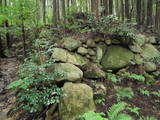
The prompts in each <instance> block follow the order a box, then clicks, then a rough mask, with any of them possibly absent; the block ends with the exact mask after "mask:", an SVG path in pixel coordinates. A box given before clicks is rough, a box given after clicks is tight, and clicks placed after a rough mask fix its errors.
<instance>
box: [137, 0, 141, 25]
mask: <svg viewBox="0 0 160 120" xmlns="http://www.w3.org/2000/svg"><path fill="white" fill-rule="evenodd" d="M141 2H142V1H141V0H137V17H136V21H137V24H138V25H141V15H142V14H141V12H142V10H141V9H142V7H141Z"/></svg>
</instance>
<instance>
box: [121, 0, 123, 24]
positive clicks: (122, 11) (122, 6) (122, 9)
mask: <svg viewBox="0 0 160 120" xmlns="http://www.w3.org/2000/svg"><path fill="white" fill-rule="evenodd" d="M121 14H122V21H124V1H123V0H121Z"/></svg>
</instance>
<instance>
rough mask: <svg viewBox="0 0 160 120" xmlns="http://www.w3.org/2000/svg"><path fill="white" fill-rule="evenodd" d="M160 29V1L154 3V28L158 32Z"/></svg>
mask: <svg viewBox="0 0 160 120" xmlns="http://www.w3.org/2000/svg"><path fill="white" fill-rule="evenodd" d="M159 27H160V0H157V2H156V16H155V28H156V29H157V30H159Z"/></svg>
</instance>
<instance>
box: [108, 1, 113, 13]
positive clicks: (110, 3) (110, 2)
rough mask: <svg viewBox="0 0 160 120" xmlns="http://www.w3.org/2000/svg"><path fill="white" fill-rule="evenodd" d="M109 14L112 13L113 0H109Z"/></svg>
mask: <svg viewBox="0 0 160 120" xmlns="http://www.w3.org/2000/svg"><path fill="white" fill-rule="evenodd" d="M109 14H110V15H111V14H113V0H109Z"/></svg>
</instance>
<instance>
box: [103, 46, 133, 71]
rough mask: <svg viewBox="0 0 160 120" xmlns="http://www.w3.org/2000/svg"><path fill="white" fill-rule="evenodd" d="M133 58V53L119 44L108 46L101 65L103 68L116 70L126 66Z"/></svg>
mask: <svg viewBox="0 0 160 120" xmlns="http://www.w3.org/2000/svg"><path fill="white" fill-rule="evenodd" d="M133 58H134V54H133V53H132V52H131V51H130V50H128V49H127V48H124V47H121V46H110V47H109V48H108V50H107V51H106V53H105V54H104V56H103V58H102V61H101V65H102V66H103V67H104V69H106V70H108V69H110V70H117V69H120V68H123V67H125V66H127V65H128V64H129V63H130V61H131V60H132V59H133Z"/></svg>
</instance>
